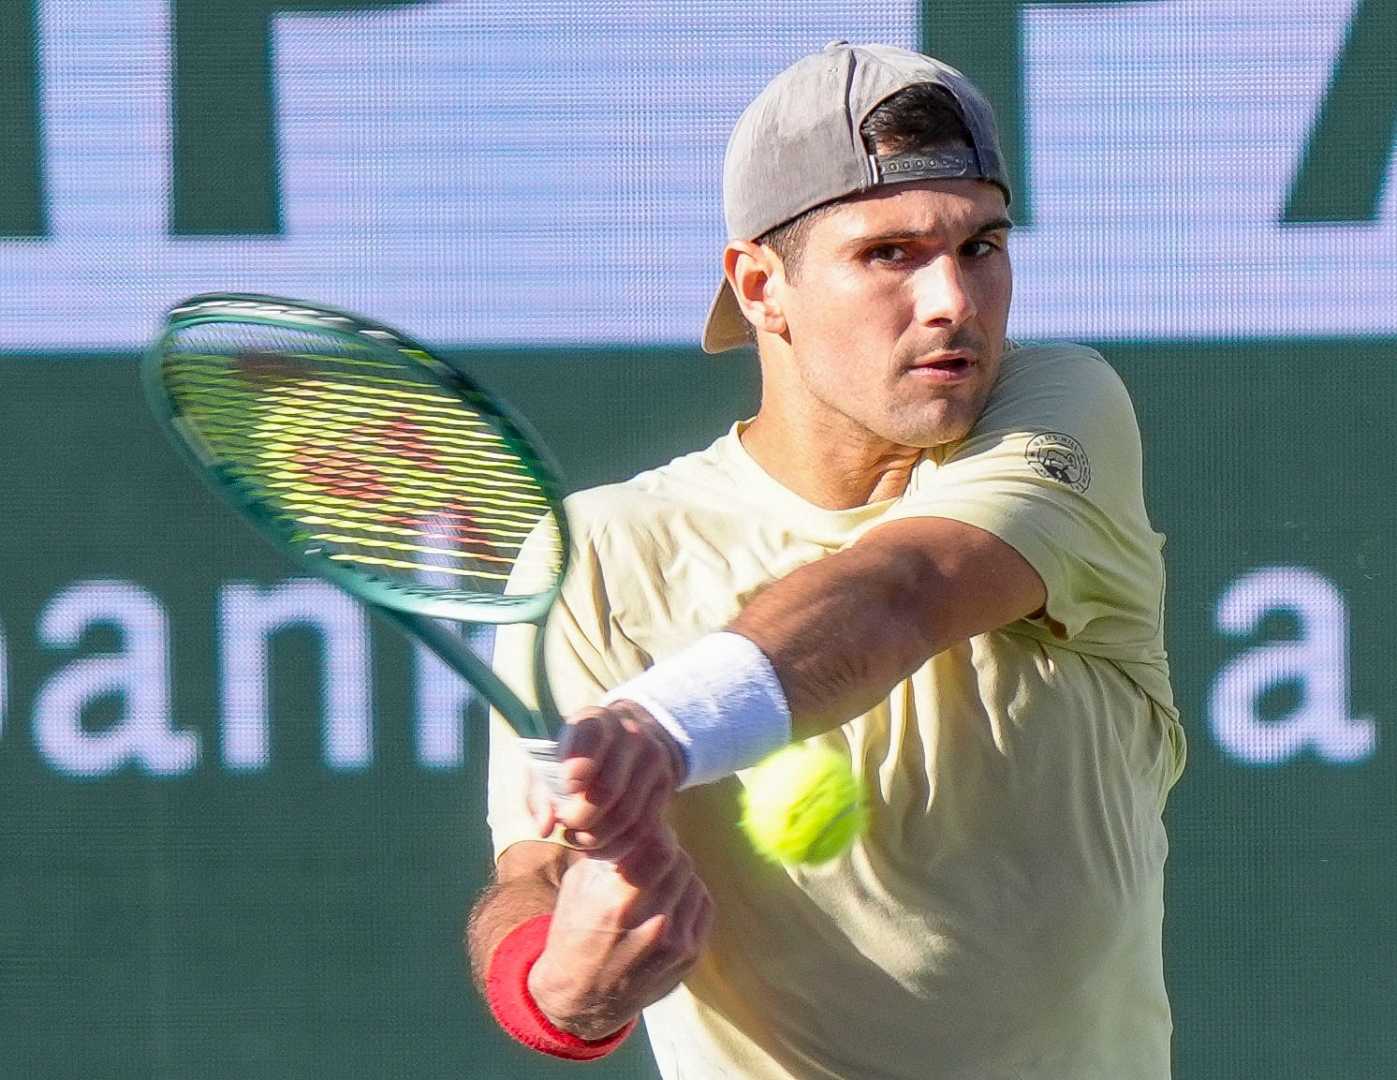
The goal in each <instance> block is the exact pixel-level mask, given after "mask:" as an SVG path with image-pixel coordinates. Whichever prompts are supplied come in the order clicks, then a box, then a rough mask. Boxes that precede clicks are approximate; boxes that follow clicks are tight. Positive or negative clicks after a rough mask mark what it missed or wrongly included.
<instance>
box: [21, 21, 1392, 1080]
mask: <svg viewBox="0 0 1397 1080" xmlns="http://www.w3.org/2000/svg"><path fill="white" fill-rule="evenodd" d="M769 15H770V21H769V22H768V23H763V24H762V28H761V29H759V30H748V29H745V27H747V26H748V24H749V23H750V18H751V12H750V10H749V9H747V8H743V7H740V6H739V5H737V4H736V3H733V2H729V0H712V2H709V3H702V4H698V3H694V4H686V3H678V4H676V3H673V2H671V0H664V2H661V0H636V3H635V4H634V6H633V9H632V8H627V10H626V11H624V12H620V11H613V10H611V9H606V10H602V11H596V12H592V11H587V12H573V11H566V10H563V9H561V8H557V7H553V6H549V5H537V6H534V7H525V8H520V7H519V6H518V5H503V4H498V3H495V2H493V0H459V2H452V0H439V2H435V3H429V2H425V0H419V2H407V0H401V2H389V0H384V2H366V0H346V2H343V3H330V2H328V0H314V2H311V0H306V2H299V0H287V2H271V0H266V2H263V0H258V2H257V3H252V4H243V3H236V2H232V0H227V2H217V3H215V2H212V0H210V2H206V3H193V2H190V3H186V2H184V0H179V2H166V0H129V2H126V3H122V4H111V5H93V4H90V3H85V2H82V0H0V433H3V462H4V465H3V475H4V478H5V485H4V492H5V497H4V510H3V518H0V520H2V521H3V528H0V538H3V547H0V554H2V555H3V571H0V574H2V575H3V576H0V585H3V588H0V1078H5V1080H8V1078H10V1077H15V1078H24V1080H28V1078H42V1080H48V1078H55V1080H68V1078H73V1080H77V1078H83V1080H88V1078H92V1077H102V1078H107V1077H111V1078H118V1080H127V1078H130V1080H137V1078H140V1080H146V1078H152V1077H154V1078H160V1080H188V1078H198V1080H205V1078H208V1080H219V1078H228V1080H233V1078H237V1080H261V1078H266V1080H273V1078H275V1080H283V1078H287V1077H308V1078H315V1080H319V1078H326V1077H333V1078H336V1080H339V1078H345V1080H349V1078H370V1077H373V1078H379V1077H389V1076H391V1077H409V1078H434V1077H441V1078H447V1077H452V1078H456V1077H472V1078H485V1080H496V1078H498V1080H506V1078H508V1080H518V1078H526V1077H549V1076H564V1075H573V1074H574V1073H576V1071H577V1070H576V1069H575V1068H566V1067H562V1066H557V1065H553V1064H551V1063H549V1062H547V1061H545V1060H543V1059H541V1058H537V1057H533V1056H531V1055H529V1054H528V1053H527V1052H525V1051H523V1050H521V1049H519V1048H518V1047H516V1046H514V1045H513V1044H512V1043H510V1042H509V1040H508V1039H507V1038H506V1037H504V1036H503V1035H501V1034H500V1033H499V1032H498V1031H497V1030H496V1029H495V1027H494V1025H493V1024H492V1023H491V1022H490V1021H489V1019H488V1018H487V1017H486V1015H485V1014H484V1012H483V1010H482V1008H481V1006H480V1003H479V1002H478V1001H477V999H476V997H475V994H474V991H473V990H472V989H471V987H470V985H469V980H468V977H467V972H466V965H465V960H464V955H463V950H462V947H461V935H462V930H463V926H464V920H465V914H466V911H467V909H468V907H469V904H470V902H471V900H472V898H473V896H474V895H475V894H476V893H477V891H478V890H479V889H480V887H481V886H482V884H483V883H484V882H485V880H486V879H487V875H488V872H489V845H488V839H487V837H486V833H485V828H484V795H483V788H482V782H483V772H484V760H485V754H484V746H483V745H482V735H481V730H480V724H479V720H480V716H479V712H480V704H479V702H478V701H475V700H474V699H472V698H471V697H470V695H469V694H468V693H467V692H466V690H465V688H464V687H463V685H462V684H461V683H459V681H457V680H455V679H454V677H451V676H449V675H448V674H446V673H445V671H444V670H443V669H442V667H441V666H440V664H439V663H438V662H435V661H434V660H433V659H432V658H431V657H429V656H427V655H425V654H424V653H423V652H422V651H421V650H419V649H417V648H415V647H413V646H412V645H410V644H409V643H407V642H406V641H404V640H403V639H402V638H401V637H399V636H398V635H397V634H396V633H395V632H394V631H393V630H391V629H390V628H389V627H387V626H386V625H385V624H380V623H378V622H377V621H375V620H373V619H371V618H370V617H369V616H367V614H366V613H364V612H363V611H362V610H361V609H359V608H357V607H355V606H354V605H353V604H352V603H350V602H348V601H347V600H345V599H343V598H342V597H341V596H340V595H339V594H336V593H333V592H332V591H330V590H328V588H327V587H325V586H323V585H321V584H320V583H317V582H314V581H311V580H308V579H306V578H304V577H301V576H299V575H298V574H297V573H296V571H295V570H294V569H293V568H291V567H289V566H288V565H287V564H285V563H284V562H283V561H281V559H280V558H279V556H277V555H276V553H275V552H273V551H272V550H271V549H270V548H269V547H267V546H266V545H264V544H263V543H262V542H261V541H259V540H258V539H257V538H256V537H255V536H253V534H252V533H251V532H250V531H248V530H247V529H245V528H244V527H243V526H242V525H240V524H239V523H238V522H237V521H236V519H235V517H234V516H233V514H232V513H231V512H229V511H228V510H226V509H225V508H224V507H223V506H222V505H221V504H219V503H216V502H215V501H214V498H213V497H212V496H211V495H209V494H208V492H207V491H206V490H205V489H204V488H203V487H202V486H201V485H200V484H199V482H198V481H197V480H196V479H195V478H194V477H192V476H191V475H188V474H187V473H186V471H185V470H184V468H183V466H182V465H181V464H180V462H179V461H178V459H177V458H176V457H175V456H174V454H173V453H172V452H171V451H170V448H169V447H168V446H166V445H165V443H164V440H163V437H162V436H161V435H160V433H159V432H158V430H157V429H156V427H155V425H154V423H153V422H152V420H151V419H150V418H149V415H148V413H147V410H146V408H145V405H144V402H143V400H142V399H141V396H140V389H139V385H138V381H137V378H136V362H137V358H138V354H139V350H140V349H141V347H142V344H143V342H144V341H145V340H147V339H148V338H149V336H150V335H151V333H152V332H153V329H154V327H155V325H156V320H157V317H158V313H159V311H160V310H161V309H162V308H163V307H165V306H168V305H169V304H171V303H173V302H175V301H177V300H179V299H180V298H182V297H183V296H186V295H189V294H191V293H194V292H197V291H201V290H204V289H244V290H254V291H271V292H280V293H288V294H291V295H303V296H306V297H307V298H312V299H316V300H320V301H324V302H329V303H339V304H343V305H345V306H348V307H351V308H354V309H357V310H362V311H363V312H364V313H365V314H367V315H369V316H371V317H374V318H380V319H384V320H387V321H389V322H390V323H398V324H401V326H402V328H403V329H404V330H406V331H408V332H409V333H412V334H414V335H415V336H420V337H422V338H423V339H424V340H426V341H428V342H429V343H430V344H432V345H435V346H441V347H442V348H443V349H444V350H445V352H446V355H448V356H450V357H451V358H452V359H453V360H454V361H455V362H458V363H460V364H461V365H463V366H465V367H468V368H469V369H470V370H471V371H472V372H474V373H476V374H477V375H479V376H480V377H481V378H482V379H483V380H484V381H486V382H487V383H490V384H492V385H494V386H495V387H496V388H498V389H499V390H500V391H501V392H502V393H503V394H504V395H505V396H506V397H507V398H509V399H510V400H512V401H514V402H515V403H516V405H517V406H518V407H519V409H520V410H521V411H522V412H523V413H524V414H525V415H527V416H528V417H529V418H530V420H531V421H532V422H533V423H534V425H535V426H536V427H537V428H538V429H539V430H540V432H541V433H542V435H543V436H544V439H545V440H546V442H547V443H548V444H549V445H550V446H551V447H552V449H553V450H554V451H555V454H556V456H557V458H558V459H559V460H560V461H561V462H562V463H563V465H564V470H565V472H566V475H567V479H568V481H569V483H570V485H571V486H572V487H573V488H579V487H584V486H590V485H593V484H597V483H603V482H607V481H612V480H619V479H622V478H624V477H626V476H629V475H631V474H633V473H634V472H636V471H638V470H640V469H643V468H646V467H649V466H652V465H655V464H657V463H660V462H663V461H665V460H668V459H669V458H670V457H672V456H674V455H676V454H679V453H683V452H686V451H688V450H691V449H694V448H696V447H699V446H702V445H704V444H706V443H707V442H709V441H710V440H712V439H713V438H715V437H717V436H718V435H720V434H721V433H722V432H724V431H725V430H726V429H727V428H728V426H729V425H730V424H731V423H732V421H733V420H734V419H736V418H738V417H742V416H746V415H750V414H751V412H752V411H753V410H754V408H755V404H756V401H757V379H756V370H755V361H754V360H753V358H752V357H750V356H725V357H721V358H716V359H715V358H712V357H707V356H704V355H702V354H701V353H699V352H698V351H697V350H696V349H695V348H693V347H691V346H690V344H689V343H691V342H693V341H694V340H695V339H696V337H697V328H698V325H699V321H700V319H701V316H702V312H703V306H704V304H705V302H706V300H707V298H708V297H709V296H710V295H711V291H712V288H713V285H714V284H715V281H716V265H717V264H716V254H717V251H718V250H719V248H720V246H721V236H720V224H719V223H720V214H719V207H718V203H717V194H716V192H717V185H718V171H719V167H720V158H721V152H722V144H723V140H724V138H725V136H726V132H727V130H728V127H729V125H730V123H731V120H732V119H733V117H735V115H736V112H737V110H738V109H739V108H740V107H741V104H742V103H743V101H744V100H745V99H746V97H747V96H748V95H750V93H752V92H753V91H754V90H755V89H756V87H758V86H760V84H761V82H762V81H763V80H764V78H765V77H766V76H767V75H769V74H770V73H771V72H772V71H774V70H776V69H778V68H779V67H781V66H783V65H784V64H785V63H787V62H788V61H789V60H790V59H791V58H793V57H794V56H795V55H797V54H798V53H799V52H802V51H805V50H807V49H809V48H812V47H818V46H819V45H820V44H823V42H824V41H826V40H828V39H830V38H834V37H854V38H865V39H870V38H879V39H883V40H891V41H895V42H898V43H901V44H907V45H916V44H919V43H920V44H924V45H926V47H928V48H930V49H932V50H933V51H937V52H939V53H941V54H942V55H945V56H946V57H948V58H949V59H952V60H954V61H957V62H959V63H961V64H962V65H963V66H964V67H965V68H966V69H967V70H969V71H971V72H973V73H974V74H976V75H977V76H978V77H979V78H981V79H982V80H983V82H984V84H985V85H986V87H987V89H988V90H989V91H990V93H991V94H992V95H993V96H994V98H995V99H996V102H997V105H998V107H999V110H1000V115H1001V119H1002V121H1003V123H1004V127H1005V133H1006V142H1007V145H1008V146H1009V147H1010V148H1011V151H1012V156H1013V159H1014V162H1015V165H1014V168H1015V170H1016V171H1015V176H1016V178H1017V185H1016V193H1017V197H1016V200H1015V212H1016V214H1017V215H1018V217H1019V221H1020V224H1021V226H1023V227H1022V228H1020V229H1019V230H1018V231H1017V232H1016V234H1015V237H1014V241H1013V243H1012V245H1011V246H1012V249H1013V251H1014V257H1015V261H1016V268H1017V273H1018V278H1017V286H1016V289H1017V292H1016V314H1015V316H1014V320H1015V321H1014V324H1013V326H1012V329H1013V330H1014V332H1015V334H1016V335H1017V336H1020V337H1023V338H1036V337H1040V336H1042V337H1047V336H1071V337H1074V338H1076V339H1078V340H1083V341H1085V342H1086V343H1088V344H1094V345H1095V346H1096V347H1098V348H1100V349H1101V351H1102V352H1103V353H1104V354H1105V355H1106V356H1107V358H1108V359H1109V360H1110V361H1111V362H1112V363H1113V364H1114V365H1115V366H1116V368H1117V370H1119V371H1120V372H1121V374H1122V376H1123V377H1124V378H1125V381H1126V383H1127V385H1128V386H1129V388H1130V390H1131V392H1132V395H1133V397H1134V400H1135V403H1136V408H1137V411H1138V414H1139V419H1140V424H1141V428H1142V430H1143V433H1144V438H1145V448H1146V459H1145V460H1146V489H1147V491H1146V493H1147V497H1148V499H1149V503H1150V507H1151V514H1152V518H1153V520H1154V524H1155V525H1156V527H1157V528H1159V529H1160V530H1161V531H1163V532H1165V533H1166V534H1167V535H1168V538H1169V539H1168V545H1167V547H1166V551H1165V554H1166V559H1167V565H1168V572H1169V601H1168V605H1169V606H1168V621H1167V638H1168V640H1167V644H1168V647H1169V650H1170V655H1171V662H1172V665H1173V669H1174V673H1175V686H1176V690H1177V693H1178V699H1179V704H1180V708H1181V710H1182V713H1183V719H1184V723H1185V726H1186V729H1187V732H1188V737H1189V767H1188V770H1187V772H1186V773H1185V776H1184V779H1183V781H1182V782H1181V784H1180V786H1179V787H1178V788H1177V789H1176V790H1175V792H1174V794H1173V796H1172V799H1171V801H1170V805H1169V810H1168V815H1167V817H1168V824H1169V828H1170V837H1171V842H1172V849H1171V855H1170V874H1169V882H1168V897H1167V915H1166V920H1167V923H1166V965H1167V974H1168V978H1169V985H1170V989H1171V994H1172V998H1173V1002H1174V1007H1175V1023H1176V1038H1175V1058H1176V1069H1175V1075H1176V1076H1177V1077H1179V1078H1181V1080H1311V1078H1314V1077H1336V1078H1345V1080H1347V1078H1367V1077H1390V1076H1397V1028H1394V1027H1393V1025H1392V1023H1391V1018H1392V1016H1393V1015H1394V1014H1397V902H1394V900H1393V899H1392V896H1391V882H1392V881H1393V880H1394V879H1397V751H1394V748H1393V740H1392V705H1391V703H1392V702H1393V700H1394V699H1397V674H1394V666H1393V664H1392V662H1391V660H1390V658H1389V652H1390V645H1389V642H1388V632H1387V631H1388V625H1389V623H1390V621H1391V620H1390V615H1389V610H1388V609H1389V608H1390V606H1391V597H1392V590H1393V582H1394V570H1397V566H1394V561H1397V556H1394V554H1393V550H1392V546H1391V543H1390V540H1389V538H1390V537H1391V536H1392V535H1393V533H1394V530H1395V529H1397V502H1395V501H1394V500H1393V499H1392V498H1391V497H1390V495H1389V493H1388V487H1389V478H1390V477H1391V476H1392V475H1393V466H1394V464H1397V449H1394V435H1397V431H1395V430H1394V425H1393V423H1392V420H1391V414H1392V408H1393V402H1394V400H1397V190H1394V184H1393V182H1392V172H1393V168H1392V159H1393V137H1394V131H1395V130H1397V92H1395V91H1394V87H1397V77H1394V72H1393V67H1392V65H1393V61H1392V57H1394V56H1397V25H1395V24H1394V22H1393V17H1392V15H1391V5H1390V4H1385V3H1380V2H1379V0H1357V2H1354V0H1318V2H1315V0H1305V2H1303V3H1302V2H1301V0H1274V2H1270V0H1268V2H1266V3H1262V2H1261V0H1219V2H1214V3H1208V4H1204V3H1201V2H1199V3H1194V2H1184V0H1180V2H1178V3H1164V4H1131V3H1114V2H1112V3H1096V4H1080V3H1073V4H1064V3H1056V2H1052V3H1047V2H1044V3H1023V2H1020V0H994V2H992V3H991V2H986V3H982V4H978V5H975V4H971V5H967V4H964V3H950V2H944V3H943V2H942V0H925V2H924V3H916V2H913V0H907V2H903V3H892V4H878V5H872V4H863V3H849V4H843V5H808V4H802V3H799V2H796V0H779V2H775V6H774V7H772V8H771V11H770V13H769ZM774 27H779V28H780V29H779V30H776V29H773V28H774ZM1239 163H1244V167H1243V165H1239ZM479 644H480V646H481V648H486V647H488V642H487V641H481V642H480V643H479ZM720 917H721V913H720ZM591 1074H594V1075H606V1076H615V1077H633V1078H641V1077H650V1076H652V1075H653V1067H652V1065H651V1063H650V1060H649V1056H648V1051H647V1050H646V1048H645V1046H644V1044H643V1040H640V1039H636V1040H632V1043H631V1044H630V1045H629V1046H628V1047H627V1048H626V1049H625V1050H624V1051H623V1052H622V1054H621V1055H620V1056H618V1057H617V1058H613V1059H611V1060H610V1061H609V1062H608V1063H607V1064H605V1065H603V1066H599V1067H594V1068H593V1069H592V1070H591Z"/></svg>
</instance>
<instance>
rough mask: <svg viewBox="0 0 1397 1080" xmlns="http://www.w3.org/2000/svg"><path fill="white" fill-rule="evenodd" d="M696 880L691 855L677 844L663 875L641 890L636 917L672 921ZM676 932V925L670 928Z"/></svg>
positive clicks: (672, 924)
mask: <svg viewBox="0 0 1397 1080" xmlns="http://www.w3.org/2000/svg"><path fill="white" fill-rule="evenodd" d="M694 880H696V878H695V875H694V864H693V860H692V859H690V858H689V853H688V852H686V851H685V850H684V849H683V848H681V847H679V846H678V845H677V844H676V845H675V848H674V858H673V859H672V860H671V861H670V864H669V866H668V867H666V869H665V870H664V872H663V873H662V874H660V875H659V876H658V877H657V878H656V879H655V880H654V881H653V882H652V883H651V884H650V885H648V886H647V887H645V888H643V889H641V890H640V893H639V896H638V897H637V903H636V906H635V917H636V918H637V919H639V918H648V917H649V916H651V915H669V916H670V917H671V920H672V919H673V916H674V914H675V911H676V909H677V908H678V906H679V902H680V900H681V899H682V898H683V896H684V894H685V891H686V890H687V889H688V887H689V883H690V882H691V881H694ZM669 929H670V932H671V933H672V932H673V930H674V923H673V922H671V923H670V926H669Z"/></svg>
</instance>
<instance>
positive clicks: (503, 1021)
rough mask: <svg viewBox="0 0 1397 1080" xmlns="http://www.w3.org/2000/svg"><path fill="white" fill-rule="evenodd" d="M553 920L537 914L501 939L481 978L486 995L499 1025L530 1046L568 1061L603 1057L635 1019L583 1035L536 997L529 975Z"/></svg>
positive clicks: (622, 1036)
mask: <svg viewBox="0 0 1397 1080" xmlns="http://www.w3.org/2000/svg"><path fill="white" fill-rule="evenodd" d="M551 922H552V919H551V916H548V915H538V916H535V917H534V918H532V919H529V920H528V921H526V922H524V923H521V924H520V925H519V926H517V927H515V928H514V929H513V930H511V931H510V932H509V933H508V934H507V935H506V936H505V938H504V940H503V941H501V942H500V944H499V945H498V946H497V947H496V949H495V952H494V955H493V956H492V957H491V958H490V968H489V972H488V974H487V975H486V979H485V997H486V1001H487V1002H488V1003H489V1005H490V1011H491V1012H492V1013H494V1015H495V1019H496V1021H497V1022H498V1023H499V1025H500V1027H502V1028H503V1029H504V1030H505V1031H506V1032H507V1033H508V1034H509V1035H511V1036H513V1037H514V1038H515V1039H516V1040H518V1041H519V1042H521V1043H523V1044H524V1045H525V1046H527V1047H529V1048H530V1049H533V1050H537V1051H539V1052H540V1053H543V1054H548V1055H550V1056H552V1057H559V1058H566V1059H568V1060H571V1061H590V1060H593V1059H595V1058H600V1057H605V1056H606V1055H607V1054H609V1053H611V1052H612V1051H613V1050H615V1049H616V1048H617V1047H618V1046H620V1045H621V1043H623V1042H625V1040H626V1037H627V1036H629V1035H630V1033H631V1031H632V1029H634V1027H635V1025H636V1021H635V1020H630V1021H628V1022H626V1023H625V1024H623V1025H622V1026H621V1027H620V1028H619V1029H618V1030H616V1031H614V1032H612V1033H611V1034H609V1035H606V1036H604V1037H602V1038H597V1039H584V1038H582V1037H581V1036H579V1035H575V1034H573V1033H572V1032H569V1031H565V1030H563V1029H562V1028H560V1027H559V1026H558V1025H557V1024H555V1023H554V1022H553V1020H552V1019H550V1018H549V1017H548V1015H547V1014H545V1013H544V1011H543V1009H542V1008H540V1007H539V1004H538V1002H537V1001H536V1000H535V999H534V996H533V993H532V990H531V983H532V978H531V976H532V973H533V969H534V967H535V965H536V964H537V962H538V958H539V957H540V956H542V955H543V947H544V945H545V943H546V942H547V939H548V927H549V925H550V924H551Z"/></svg>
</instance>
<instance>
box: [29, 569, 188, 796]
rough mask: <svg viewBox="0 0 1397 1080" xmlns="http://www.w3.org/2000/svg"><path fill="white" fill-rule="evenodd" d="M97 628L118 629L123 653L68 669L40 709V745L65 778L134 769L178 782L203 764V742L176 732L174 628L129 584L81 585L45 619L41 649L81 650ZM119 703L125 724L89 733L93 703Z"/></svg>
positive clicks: (52, 605) (54, 680) (48, 686)
mask: <svg viewBox="0 0 1397 1080" xmlns="http://www.w3.org/2000/svg"><path fill="white" fill-rule="evenodd" d="M94 625H108V626H114V627H116V628H117V629H118V630H119V631H120V632H121V636H122V644H123V649H122V651H121V652H118V653H111V654H106V655H99V656H85V657H81V658H79V659H76V660H72V661H69V663H67V664H66V665H64V666H63V667H62V668H60V669H59V670H58V671H57V672H55V673H54V674H53V675H52V676H50V678H49V679H48V681H47V682H46V683H45V684H44V685H43V687H42V688H41V689H40V690H39V693H38V696H37V697H36V698H35V701H34V724H33V727H34V742H35V745H36V746H37V747H38V750H39V753H40V754H41V755H42V756H43V757H45V758H46V759H48V761H49V762H50V763H52V764H53V766H54V767H55V768H56V769H58V770H59V771H60V772H66V773H69V774H71V775H74V776H84V777H92V776H103V775H106V774H108V773H111V772H114V771H116V770H117V769H119V768H121V767H122V766H123V765H126V764H128V763H129V764H134V765H137V766H139V767H141V768H142V769H144V770H145V771H146V772H148V773H151V774H153V775H156V776H177V775H179V774H181V773H186V772H189V771H190V770H191V769H193V768H194V767H195V766H196V765H197V764H198V762H199V736H198V735H197V734H196V733H195V732H192V731H176V730H174V729H173V728H172V727H171V726H170V724H171V717H170V679H169V625H168V620H167V618H166V615H165V612H164V609H163V608H161V606H160V604H159V602H158V601H157V600H156V599H155V598H154V597H153V596H151V595H150V594H149V593H148V592H146V591H145V590H144V589H142V588H140V587H139V586H137V585H133V584H131V583H130V582H124V581H85V582H77V583H75V584H73V585H70V586H69V587H68V588H67V589H64V590H63V591H62V592H61V593H59V594H58V595H57V596H55V597H54V598H53V600H51V601H50V602H49V604H48V606H47V607H45V608H44V610H43V611H42V612H41V613H40V615H39V625H38V636H39V640H40V642H42V643H43V644H44V645H45V646H47V647H48V648H51V649H72V648H76V647H77V646H78V644H79V642H80V641H81V640H82V637H83V635H84V634H85V633H86V632H87V630H88V629H89V628H90V627H92V626H94ZM112 696H116V697H119V698H120V699H121V702H122V706H123V708H122V717H121V719H120V720H118V721H117V722H116V723H114V724H112V725H110V726H108V727H106V728H105V729H104V730H101V731H89V730H87V729H85V728H84V726H83V713H84V711H85V710H86V709H87V707H88V706H90V705H91V703H92V702H94V701H96V700H98V699H100V698H107V697H112Z"/></svg>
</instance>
